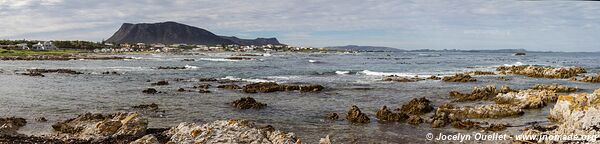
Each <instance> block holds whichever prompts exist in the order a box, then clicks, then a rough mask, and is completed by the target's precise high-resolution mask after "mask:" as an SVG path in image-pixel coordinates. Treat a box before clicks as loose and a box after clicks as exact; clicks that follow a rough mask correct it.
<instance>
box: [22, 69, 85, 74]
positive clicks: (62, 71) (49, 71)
mask: <svg viewBox="0 0 600 144" xmlns="http://www.w3.org/2000/svg"><path fill="white" fill-rule="evenodd" d="M27 72H29V73H41V74H43V73H64V74H83V73H82V72H78V71H74V70H70V69H27Z"/></svg>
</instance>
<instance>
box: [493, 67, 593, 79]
mask: <svg viewBox="0 0 600 144" xmlns="http://www.w3.org/2000/svg"><path fill="white" fill-rule="evenodd" d="M496 71H500V72H503V73H507V74H516V75H524V76H528V77H536V78H563V79H564V78H571V77H575V76H577V75H578V74H582V73H586V70H585V69H584V68H582V67H561V68H552V67H542V66H500V67H498V68H496Z"/></svg>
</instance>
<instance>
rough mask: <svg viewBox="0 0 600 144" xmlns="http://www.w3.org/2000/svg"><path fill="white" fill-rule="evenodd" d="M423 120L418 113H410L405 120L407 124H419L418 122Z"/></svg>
mask: <svg viewBox="0 0 600 144" xmlns="http://www.w3.org/2000/svg"><path fill="white" fill-rule="evenodd" d="M423 121H424V120H423V118H421V117H420V116H419V115H411V116H410V117H408V119H407V120H406V122H407V123H408V124H412V125H419V124H421V123H423Z"/></svg>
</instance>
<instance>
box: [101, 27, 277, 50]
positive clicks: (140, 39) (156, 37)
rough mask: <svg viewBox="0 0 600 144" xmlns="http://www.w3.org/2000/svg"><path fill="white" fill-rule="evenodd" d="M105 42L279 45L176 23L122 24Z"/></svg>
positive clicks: (263, 39)
mask: <svg viewBox="0 0 600 144" xmlns="http://www.w3.org/2000/svg"><path fill="white" fill-rule="evenodd" d="M106 42H111V43H163V44H180V43H184V44H201V45H217V44H224V45H228V44H238V45H266V44H281V43H279V41H277V39H276V38H257V39H240V38H237V37H226V36H218V35H216V34H214V33H212V32H210V31H208V30H205V29H202V28H198V27H194V26H189V25H185V24H181V23H177V22H161V23H139V24H131V23H124V24H123V25H121V28H119V30H118V31H117V32H115V34H113V35H112V36H111V37H110V38H108V39H107V40H106Z"/></svg>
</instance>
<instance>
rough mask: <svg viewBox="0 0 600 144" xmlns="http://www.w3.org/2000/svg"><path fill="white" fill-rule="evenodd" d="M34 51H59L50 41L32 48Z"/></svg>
mask: <svg viewBox="0 0 600 144" xmlns="http://www.w3.org/2000/svg"><path fill="white" fill-rule="evenodd" d="M32 48H33V50H54V49H57V48H56V46H54V44H52V42H50V41H45V42H44V43H42V42H38V43H37V44H34V45H33V46H32Z"/></svg>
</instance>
